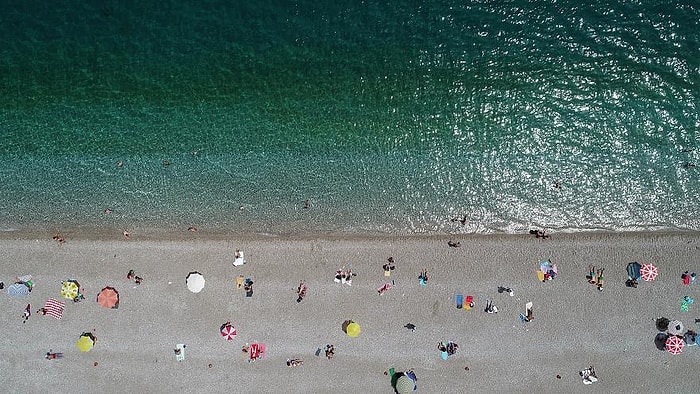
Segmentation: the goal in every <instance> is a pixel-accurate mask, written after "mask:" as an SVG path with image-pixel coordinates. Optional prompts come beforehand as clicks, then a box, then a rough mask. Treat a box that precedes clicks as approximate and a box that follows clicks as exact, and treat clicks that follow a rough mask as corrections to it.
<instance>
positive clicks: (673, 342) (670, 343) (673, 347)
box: [666, 335, 685, 354]
mask: <svg viewBox="0 0 700 394" xmlns="http://www.w3.org/2000/svg"><path fill="white" fill-rule="evenodd" d="M684 347H685V341H683V338H680V337H677V336H675V335H672V336H670V337H668V339H667V340H666V350H668V352H669V353H671V354H681V353H683V348H684Z"/></svg>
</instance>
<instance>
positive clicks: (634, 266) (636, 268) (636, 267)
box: [627, 261, 642, 280]
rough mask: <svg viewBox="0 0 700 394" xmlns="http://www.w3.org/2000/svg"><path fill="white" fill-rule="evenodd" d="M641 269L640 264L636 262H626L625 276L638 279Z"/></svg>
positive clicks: (640, 275)
mask: <svg viewBox="0 0 700 394" xmlns="http://www.w3.org/2000/svg"><path fill="white" fill-rule="evenodd" d="M641 269H642V265H641V264H639V263H638V262H636V261H635V262H634V263H629V264H627V276H629V278H630V279H636V280H639V279H641V278H642V273H641Z"/></svg>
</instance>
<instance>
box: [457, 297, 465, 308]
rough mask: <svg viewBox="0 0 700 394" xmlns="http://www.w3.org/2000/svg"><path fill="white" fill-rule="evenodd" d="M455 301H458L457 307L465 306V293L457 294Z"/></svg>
mask: <svg viewBox="0 0 700 394" xmlns="http://www.w3.org/2000/svg"><path fill="white" fill-rule="evenodd" d="M455 301H456V302H457V309H462V308H464V294H457V297H455Z"/></svg>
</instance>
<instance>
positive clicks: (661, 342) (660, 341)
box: [654, 332, 668, 350]
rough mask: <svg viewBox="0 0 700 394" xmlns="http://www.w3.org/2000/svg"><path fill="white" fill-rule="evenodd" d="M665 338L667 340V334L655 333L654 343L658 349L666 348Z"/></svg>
mask: <svg viewBox="0 0 700 394" xmlns="http://www.w3.org/2000/svg"><path fill="white" fill-rule="evenodd" d="M666 340H668V334H666V333H665V332H660V333H658V334H656V338H654V345H656V348H657V349H659V350H666Z"/></svg>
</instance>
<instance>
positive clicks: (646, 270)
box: [639, 263, 659, 282]
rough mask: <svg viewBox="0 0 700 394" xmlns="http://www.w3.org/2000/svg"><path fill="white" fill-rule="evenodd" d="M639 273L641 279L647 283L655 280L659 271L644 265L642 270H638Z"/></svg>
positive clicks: (650, 265) (649, 264)
mask: <svg viewBox="0 0 700 394" xmlns="http://www.w3.org/2000/svg"><path fill="white" fill-rule="evenodd" d="M639 273H640V274H641V275H642V279H644V280H645V281H647V282H649V281H651V280H654V279H656V277H657V276H659V269H658V268H656V266H655V265H653V264H651V263H646V264H644V265H642V268H641V269H640V270H639Z"/></svg>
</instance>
